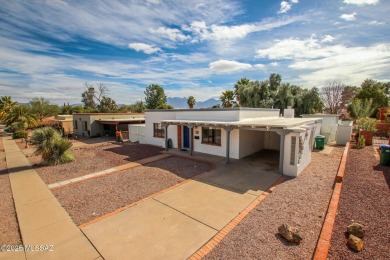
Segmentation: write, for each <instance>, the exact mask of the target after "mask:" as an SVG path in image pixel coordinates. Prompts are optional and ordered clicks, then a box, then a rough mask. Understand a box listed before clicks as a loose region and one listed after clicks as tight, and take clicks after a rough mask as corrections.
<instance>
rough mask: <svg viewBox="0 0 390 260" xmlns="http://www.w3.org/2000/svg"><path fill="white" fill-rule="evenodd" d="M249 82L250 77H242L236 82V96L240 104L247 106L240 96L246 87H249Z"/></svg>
mask: <svg viewBox="0 0 390 260" xmlns="http://www.w3.org/2000/svg"><path fill="white" fill-rule="evenodd" d="M249 83H250V80H249V79H247V78H241V79H240V80H238V81H237V83H236V84H234V96H235V97H236V100H237V102H238V103H239V105H240V106H245V104H242V102H241V100H240V96H241V95H242V92H243V91H244V89H245V88H247V87H248V85H249Z"/></svg>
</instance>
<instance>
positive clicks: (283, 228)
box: [278, 223, 302, 244]
mask: <svg viewBox="0 0 390 260" xmlns="http://www.w3.org/2000/svg"><path fill="white" fill-rule="evenodd" d="M278 232H279V234H280V235H282V237H284V238H285V239H286V240H287V241H288V242H292V243H297V244H299V243H301V241H302V237H301V236H300V235H299V231H298V229H297V228H296V227H292V226H290V225H289V224H286V223H285V224H283V225H280V226H279V228H278Z"/></svg>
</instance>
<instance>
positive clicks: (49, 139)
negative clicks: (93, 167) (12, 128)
mask: <svg viewBox="0 0 390 260" xmlns="http://www.w3.org/2000/svg"><path fill="white" fill-rule="evenodd" d="M31 143H32V144H34V145H36V151H35V153H36V154H38V155H41V156H42V160H43V164H47V165H57V164H63V163H69V162H72V161H74V159H75V158H74V154H73V153H72V152H71V151H69V148H70V147H71V146H72V143H71V142H69V141H67V140H65V139H63V138H62V137H61V134H60V133H59V132H58V131H56V130H55V129H54V128H51V127H44V128H41V129H38V130H36V131H35V132H34V133H33V134H32V136H31Z"/></svg>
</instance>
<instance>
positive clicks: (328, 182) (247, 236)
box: [205, 147, 343, 259]
mask: <svg viewBox="0 0 390 260" xmlns="http://www.w3.org/2000/svg"><path fill="white" fill-rule="evenodd" d="M342 153H343V147H334V148H333V151H332V153H331V154H330V155H326V154H320V153H312V160H311V163H310V164H309V166H308V167H306V169H305V170H304V171H303V172H302V173H301V174H300V175H299V176H298V177H296V178H294V179H290V180H288V181H286V182H284V183H282V184H280V185H278V186H277V187H276V189H275V190H274V192H273V193H271V194H270V195H269V196H267V197H266V198H265V199H264V201H262V202H261V203H260V204H259V205H258V206H257V207H256V208H255V209H254V210H252V211H251V212H250V214H249V215H248V216H247V217H246V218H244V219H243V221H242V222H241V223H240V224H239V225H238V226H237V227H236V228H235V229H233V231H232V232H230V233H229V234H228V235H227V236H226V237H225V238H224V239H223V240H222V241H221V243H220V244H219V245H217V246H216V247H215V248H214V250H213V251H211V252H210V253H209V254H208V255H206V257H205V258H206V259H312V257H313V253H314V250H315V248H316V245H317V241H318V237H319V234H320V232H321V228H322V223H323V221H324V218H325V214H326V210H327V207H328V203H329V200H330V197H331V194H332V185H333V183H334V179H335V176H336V174H337V170H338V166H339V163H340V160H341V156H342ZM283 223H289V224H290V225H292V226H295V227H297V228H298V229H299V233H300V235H301V236H302V238H303V242H302V243H301V244H299V245H294V244H289V243H288V242H286V241H285V240H284V238H282V237H281V236H280V235H279V234H278V227H279V226H280V225H282V224H283Z"/></svg>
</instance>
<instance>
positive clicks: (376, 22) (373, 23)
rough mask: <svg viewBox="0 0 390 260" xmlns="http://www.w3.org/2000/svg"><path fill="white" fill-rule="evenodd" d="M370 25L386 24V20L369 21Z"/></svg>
mask: <svg viewBox="0 0 390 260" xmlns="http://www.w3.org/2000/svg"><path fill="white" fill-rule="evenodd" d="M368 24H369V25H383V24H386V23H385V22H378V21H371V22H369V23H368Z"/></svg>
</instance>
